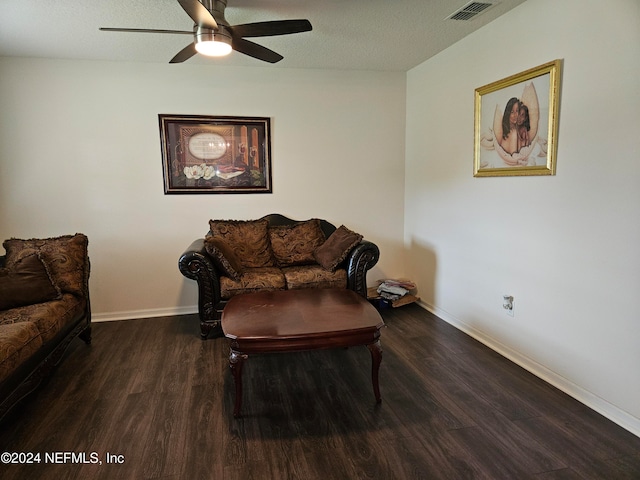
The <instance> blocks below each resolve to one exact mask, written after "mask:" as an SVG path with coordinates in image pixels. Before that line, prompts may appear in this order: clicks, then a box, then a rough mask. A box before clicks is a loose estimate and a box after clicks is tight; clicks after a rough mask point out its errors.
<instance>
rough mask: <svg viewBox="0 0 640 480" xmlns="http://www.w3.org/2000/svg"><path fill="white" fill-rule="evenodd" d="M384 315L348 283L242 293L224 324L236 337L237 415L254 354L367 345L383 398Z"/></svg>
mask: <svg viewBox="0 0 640 480" xmlns="http://www.w3.org/2000/svg"><path fill="white" fill-rule="evenodd" d="M383 326H384V321H383V320H382V318H381V317H380V314H379V313H378V312H377V310H376V309H375V308H374V307H373V305H371V304H370V303H369V302H368V301H367V300H366V299H365V298H363V297H361V296H360V295H358V294H357V293H355V292H354V291H352V290H347V289H301V290H282V291H275V292H257V293H248V294H244V295H238V296H235V297H233V298H231V300H229V302H228V303H227V305H226V306H225V307H224V311H223V312H222V330H223V331H224V334H225V337H227V338H228V339H230V340H231V353H230V355H229V365H230V367H231V372H232V374H233V378H234V381H235V390H236V392H235V394H236V398H235V405H234V410H233V416H234V417H239V416H240V409H241V407H242V367H243V365H244V362H245V360H246V359H247V358H248V356H249V355H250V354H254V353H276V352H297V351H304V350H316V349H327V348H337V347H354V346H357V345H366V346H367V347H368V348H369V350H370V351H371V359H372V369H371V380H372V382H373V393H374V395H375V398H376V402H378V403H380V402H381V401H382V400H381V397H380V386H379V383H378V372H379V369H380V362H381V361H382V348H381V346H380V340H379V338H380V329H381V328H382V327H383Z"/></svg>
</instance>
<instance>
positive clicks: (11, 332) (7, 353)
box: [0, 322, 43, 382]
mask: <svg viewBox="0 0 640 480" xmlns="http://www.w3.org/2000/svg"><path fill="white" fill-rule="evenodd" d="M42 344H43V342H42V337H41V336H40V332H39V331H38V327H36V325H35V324H34V323H32V322H20V323H9V324H5V325H0V382H2V381H3V380H4V379H6V378H7V377H8V376H9V375H11V374H12V373H13V372H14V371H15V370H16V369H17V368H18V367H19V366H20V365H22V364H23V363H24V362H26V361H27V360H28V359H29V357H31V356H32V355H33V354H34V353H36V352H37V351H38V349H40V348H41V347H42Z"/></svg>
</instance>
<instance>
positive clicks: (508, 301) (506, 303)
mask: <svg viewBox="0 0 640 480" xmlns="http://www.w3.org/2000/svg"><path fill="white" fill-rule="evenodd" d="M502 308H504V309H505V310H506V312H507V315H509V316H510V317H513V316H514V314H513V310H514V302H513V296H512V295H503V296H502Z"/></svg>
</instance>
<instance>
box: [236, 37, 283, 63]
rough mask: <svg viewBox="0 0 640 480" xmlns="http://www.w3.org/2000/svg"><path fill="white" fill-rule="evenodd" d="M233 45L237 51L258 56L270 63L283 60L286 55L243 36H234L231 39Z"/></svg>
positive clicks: (254, 56)
mask: <svg viewBox="0 0 640 480" xmlns="http://www.w3.org/2000/svg"><path fill="white" fill-rule="evenodd" d="M231 46H232V47H233V49H234V50H235V51H237V52H240V53H244V54H245V55H249V56H250V57H253V58H257V59H258V60H263V61H265V62H269V63H276V62H279V61H280V60H282V59H283V58H284V57H283V56H282V55H280V54H279V53H276V52H274V51H273V50H269V49H268V48H266V47H263V46H262V45H258V44H257V43H253V42H250V41H249V40H244V39H243V38H233V39H232V40H231Z"/></svg>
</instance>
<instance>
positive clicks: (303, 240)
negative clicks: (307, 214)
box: [269, 218, 326, 267]
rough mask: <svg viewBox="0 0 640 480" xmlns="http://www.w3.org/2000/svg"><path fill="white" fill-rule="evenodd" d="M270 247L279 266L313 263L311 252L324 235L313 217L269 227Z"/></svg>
mask: <svg viewBox="0 0 640 480" xmlns="http://www.w3.org/2000/svg"><path fill="white" fill-rule="evenodd" d="M269 239H270V241H271V249H272V250H273V254H274V256H275V257H276V261H277V262H278V265H279V266H280V267H290V266H292V265H309V264H312V263H315V261H316V260H315V258H314V256H313V252H314V250H315V249H316V248H318V247H319V246H320V245H322V244H323V243H324V241H325V240H326V237H325V236H324V232H323V231H322V228H321V227H320V220H319V219H318V218H313V219H311V220H307V221H304V222H298V223H295V224H292V225H277V226H273V227H269Z"/></svg>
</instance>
